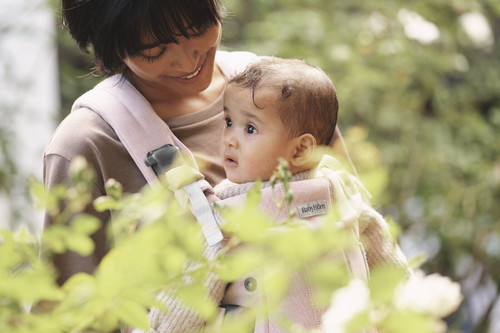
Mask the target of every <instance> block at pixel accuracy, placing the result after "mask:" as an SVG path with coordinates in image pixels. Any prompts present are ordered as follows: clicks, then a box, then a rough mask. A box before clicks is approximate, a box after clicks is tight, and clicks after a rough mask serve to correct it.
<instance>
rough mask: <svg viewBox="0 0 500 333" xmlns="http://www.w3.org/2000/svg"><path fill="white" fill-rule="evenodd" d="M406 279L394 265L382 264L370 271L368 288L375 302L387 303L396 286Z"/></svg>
mask: <svg viewBox="0 0 500 333" xmlns="http://www.w3.org/2000/svg"><path fill="white" fill-rule="evenodd" d="M405 279H406V277H405V275H404V273H403V272H402V271H401V269H400V268H398V267H396V266H382V267H377V268H376V269H374V270H372V271H371V272H370V281H369V288H370V294H371V295H372V301H373V302H374V303H375V304H384V303H389V302H390V301H391V300H392V298H393V294H394V290H395V289H396V287H397V286H398V285H399V283H401V282H402V281H404V280H405Z"/></svg>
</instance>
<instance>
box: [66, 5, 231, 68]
mask: <svg viewBox="0 0 500 333" xmlns="http://www.w3.org/2000/svg"><path fill="white" fill-rule="evenodd" d="M224 15H225V11H224V7H223V6H222V5H221V4H220V3H219V1H218V0H62V16H63V24H64V26H65V27H66V28H68V29H69V32H70V33H71V36H72V37H73V39H74V40H75V41H76V42H77V44H78V46H79V47H80V49H82V50H83V51H84V52H87V53H88V52H93V53H94V57H95V69H94V72H95V73H96V74H104V75H107V76H109V75H113V74H117V73H122V72H123V71H124V69H125V65H124V63H123V58H125V57H127V56H136V55H138V54H139V53H140V52H141V51H142V50H144V48H145V47H146V45H144V43H145V41H146V40H147V41H148V44H149V43H153V44H168V43H172V42H174V43H175V42H176V41H177V38H179V37H180V36H184V37H187V38H189V36H191V35H193V34H194V33H203V32H204V31H205V30H207V29H208V28H210V27H212V26H213V25H216V24H219V23H220V22H222V19H223V17H224Z"/></svg>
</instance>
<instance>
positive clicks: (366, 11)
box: [223, 0, 500, 332]
mask: <svg viewBox="0 0 500 333" xmlns="http://www.w3.org/2000/svg"><path fill="white" fill-rule="evenodd" d="M225 3H226V6H227V8H228V10H229V12H230V16H229V18H228V19H227V22H226V23H225V27H224V29H225V30H224V39H223V45H224V46H225V47H226V48H228V49H231V50H236V49H243V50H250V51H253V52H256V53H257V54H261V55H275V56H280V57H293V58H301V59H304V60H306V61H308V62H310V63H312V64H314V65H318V66H319V67H321V68H322V69H323V70H325V71H326V72H327V73H328V74H330V76H331V78H332V80H333V82H334V83H335V85H336V88H337V91H338V95H339V100H340V113H339V126H340V128H341V130H342V131H343V132H344V135H345V136H346V142H347V145H348V148H349V151H350V153H351V155H352V158H353V160H354V163H355V165H356V167H357V168H358V172H359V174H360V177H361V178H362V179H363V180H364V181H365V182H368V183H373V184H378V185H385V188H384V189H383V191H382V192H380V193H374V194H375V196H374V201H375V203H376V205H377V207H379V209H380V210H381V211H383V212H384V213H385V214H389V215H391V216H392V217H393V218H394V220H395V221H396V222H397V223H398V224H400V225H401V227H402V229H403V231H402V236H401V242H402V245H403V247H404V248H405V250H406V252H407V253H409V254H410V256H411V255H414V254H416V253H419V252H421V251H424V252H426V253H427V256H428V257H429V260H428V262H427V263H426V265H425V266H424V267H425V268H426V269H427V270H428V271H429V272H440V273H443V274H446V275H448V276H452V277H453V278H454V279H457V280H460V281H463V282H464V284H467V285H468V286H469V287H468V288H467V295H466V297H468V298H469V299H470V301H471V302H470V303H471V304H472V303H473V302H472V299H474V297H476V291H478V290H480V289H481V288H483V287H485V286H489V287H490V289H488V290H489V291H490V293H491V294H490V295H491V296H489V297H486V299H484V298H483V299H481V301H480V302H484V303H485V304H487V306H485V307H483V308H482V309H469V310H467V309H464V311H465V313H466V315H465V317H468V316H470V315H471V313H470V312H469V311H473V312H475V314H474V316H475V318H474V322H473V323H465V324H464V325H463V327H462V328H461V329H463V330H464V331H472V330H473V328H470V326H471V325H472V326H475V327H476V328H475V329H476V330H477V332H486V329H487V323H488V319H487V318H488V317H490V316H492V314H491V313H490V311H491V310H492V307H493V305H494V302H495V300H498V291H497V289H498V286H499V283H500V271H499V270H500V268H499V267H498V265H494V264H493V263H494V262H496V261H497V260H498V259H499V257H500V245H499V244H500V205H498V200H499V199H500V145H499V144H498V142H499V141H500V135H499V134H500V94H499V91H500V42H499V39H500V4H499V3H498V2H497V1H488V0H485V1H461V0H442V1H424V0H421V1H413V2H408V1H398V0H392V1H383V2H380V1H377V2H366V1H339V0H337V1H332V0H308V1H304V0H302V1H289V0H287V1H284V0H275V1H269V0H260V1H259V0H256V1H251V2H250V1H243V0H242V1H238V0H227V1H225ZM414 13H416V14H418V15H419V17H420V18H422V20H420V22H421V21H426V22H430V23H431V25H433V27H434V28H436V29H434V30H432V29H431V31H430V32H431V33H432V32H435V31H436V30H437V31H438V36H437V37H436V38H435V39H434V40H432V41H428V40H421V39H419V38H418V36H415V33H414V32H413V33H412V30H411V28H412V26H411V24H412V23H414V22H415V21H417V22H418V19H415V16H412V15H413V14H414ZM468 13H479V14H481V15H483V16H484V18H486V21H487V22H488V24H489V26H490V29H491V35H490V38H489V39H488V38H486V39H485V38H483V39H479V38H480V37H481V35H480V34H481V31H479V32H477V34H478V36H476V38H474V36H473V37H471V36H469V35H468V34H467V30H466V29H465V28H464V25H463V24H462V22H463V21H464V18H465V17H466V14H468ZM412 17H413V21H410V22H408V21H409V18H410V19H411V18H412ZM479 23H481V22H479ZM478 25H479V26H480V24H478V23H477V22H476V23H475V25H474V27H475V28H477V27H478ZM428 30H429V28H428V25H420V26H419V29H418V31H417V35H418V33H420V34H421V35H425V33H426V32H428ZM368 183H367V186H369V184H368ZM375 187H376V186H375ZM495 295H496V296H495ZM474 303H475V304H477V299H476V302H474ZM483 316H484V317H483ZM461 320H463V319H461ZM457 325H458V324H457ZM467 327H469V328H467ZM455 329H457V330H458V329H459V328H455Z"/></svg>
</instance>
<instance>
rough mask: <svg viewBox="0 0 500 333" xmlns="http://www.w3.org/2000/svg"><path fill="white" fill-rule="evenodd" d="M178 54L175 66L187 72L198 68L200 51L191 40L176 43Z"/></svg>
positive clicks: (174, 62) (173, 64)
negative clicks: (190, 42)
mask: <svg viewBox="0 0 500 333" xmlns="http://www.w3.org/2000/svg"><path fill="white" fill-rule="evenodd" d="M176 49H177V51H178V52H177V55H176V56H175V59H174V61H173V63H172V66H173V67H176V68H177V69H180V70H182V71H183V72H185V73H186V74H189V73H192V72H194V71H195V70H196V69H198V66H199V63H198V62H199V59H200V51H199V50H198V48H196V47H195V46H193V45H190V44H189V41H187V42H184V43H180V44H178V45H176Z"/></svg>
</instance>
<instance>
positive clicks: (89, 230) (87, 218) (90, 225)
mask: <svg viewBox="0 0 500 333" xmlns="http://www.w3.org/2000/svg"><path fill="white" fill-rule="evenodd" d="M100 226H101V221H100V220H99V219H98V218H96V217H95V216H92V215H88V214H78V215H77V216H75V217H74V218H73V220H72V221H71V230H72V231H73V232H76V233H80V234H84V235H91V234H93V233H94V232H96V231H97V230H98V229H99V227H100Z"/></svg>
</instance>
